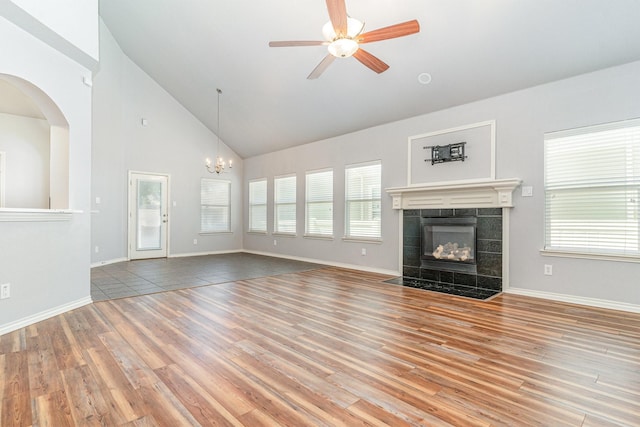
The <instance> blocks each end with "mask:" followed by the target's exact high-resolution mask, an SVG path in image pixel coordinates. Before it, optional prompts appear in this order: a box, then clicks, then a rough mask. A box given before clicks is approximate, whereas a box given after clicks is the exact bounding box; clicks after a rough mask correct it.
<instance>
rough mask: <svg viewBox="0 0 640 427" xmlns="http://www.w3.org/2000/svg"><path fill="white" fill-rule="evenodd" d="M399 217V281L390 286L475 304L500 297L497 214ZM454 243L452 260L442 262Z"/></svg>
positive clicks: (433, 212)
mask: <svg viewBox="0 0 640 427" xmlns="http://www.w3.org/2000/svg"><path fill="white" fill-rule="evenodd" d="M402 216H403V232H402V234H403V248H402V277H400V278H397V279H392V280H391V281H389V282H390V283H395V284H402V285H405V286H411V287H415V288H421V289H428V290H434V291H438V292H446V293H451V294H456V295H463V296H468V297H472V298H478V299H485V298H488V297H491V296H492V295H495V294H497V293H499V292H500V291H502V209H501V208H478V209H405V210H403V215H402ZM443 226H444V227H443ZM434 229H435V233H434ZM425 231H426V232H425ZM429 231H430V235H429ZM455 243H457V248H458V253H457V255H456V253H455V250H454V256H453V257H452V258H449V254H450V253H451V251H449V253H447V256H446V258H447V259H443V258H445V256H444V254H445V246H447V244H450V245H449V248H455ZM440 245H442V246H443V248H442V251H441V253H440V254H438V251H437V249H438V246H440ZM466 248H468V249H466ZM467 251H468V252H469V255H468V256H466V257H465V255H466V252H467ZM433 252H436V255H439V256H440V258H439V259H438V258H437V256H435V255H434V254H433ZM463 257H464V258H465V259H464V260H463V259H462V258H463ZM456 258H458V259H456Z"/></svg>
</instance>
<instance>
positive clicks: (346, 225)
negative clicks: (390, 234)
mask: <svg viewBox="0 0 640 427" xmlns="http://www.w3.org/2000/svg"><path fill="white" fill-rule="evenodd" d="M373 165H380V199H371V200H380V209H381V212H380V236H379V237H366V236H353V235H347V234H346V233H347V231H348V230H349V219H348V216H347V215H348V212H349V210H348V207H347V205H348V202H349V201H348V200H347V195H348V186H349V182H348V180H347V170H348V169H356V168H362V167H367V166H373ZM344 174H345V175H344V232H345V235H344V236H343V237H342V240H343V241H344V242H361V243H367V242H368V243H381V242H382V160H380V159H378V160H371V161H368V162H362V163H353V164H350V165H346V166H345V168H344Z"/></svg>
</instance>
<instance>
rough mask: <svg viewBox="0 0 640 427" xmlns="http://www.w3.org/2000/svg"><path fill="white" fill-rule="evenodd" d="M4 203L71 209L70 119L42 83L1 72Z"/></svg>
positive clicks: (0, 189) (0, 188) (0, 192)
mask: <svg viewBox="0 0 640 427" xmlns="http://www.w3.org/2000/svg"><path fill="white" fill-rule="evenodd" d="M0 208H16V209H68V208H69V124H68V122H67V120H66V119H65V117H64V115H63V114H62V112H61V111H60V109H59V108H58V106H57V105H56V104H55V103H54V102H53V100H52V99H51V98H50V97H49V96H48V95H47V94H45V93H44V92H43V91H42V90H41V89H40V88H38V87H36V86H34V85H33V84H31V83H29V82H28V81H26V80H24V79H21V78H19V77H16V76H11V75H7V74H0Z"/></svg>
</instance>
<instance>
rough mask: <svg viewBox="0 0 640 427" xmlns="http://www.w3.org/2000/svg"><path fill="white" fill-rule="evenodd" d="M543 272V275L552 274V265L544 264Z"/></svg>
mask: <svg viewBox="0 0 640 427" xmlns="http://www.w3.org/2000/svg"><path fill="white" fill-rule="evenodd" d="M544 274H545V276H551V275H553V266H552V265H551V264H545V265H544Z"/></svg>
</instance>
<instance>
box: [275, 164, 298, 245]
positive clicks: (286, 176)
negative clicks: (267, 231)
mask: <svg viewBox="0 0 640 427" xmlns="http://www.w3.org/2000/svg"><path fill="white" fill-rule="evenodd" d="M283 178H294V180H295V183H296V201H295V203H278V202H277V200H276V198H277V194H276V181H277V180H278V179H283ZM297 193H298V177H297V175H296V174H295V173H290V174H286V175H278V176H274V177H273V233H271V234H273V235H274V236H281V237H287V236H289V237H296V236H297V230H298V194H297ZM291 204H293V205H294V207H295V209H296V219H295V230H296V231H293V232H286V231H279V230H278V206H279V205H291Z"/></svg>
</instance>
